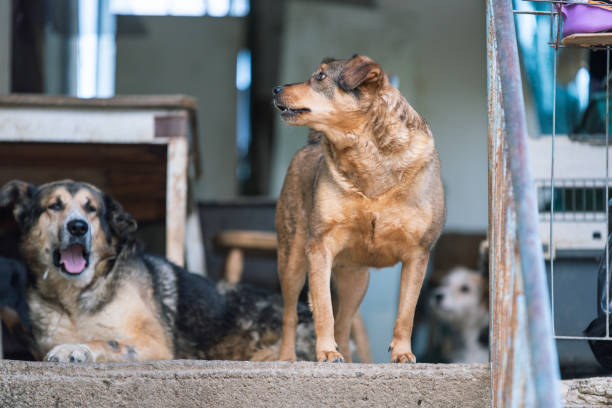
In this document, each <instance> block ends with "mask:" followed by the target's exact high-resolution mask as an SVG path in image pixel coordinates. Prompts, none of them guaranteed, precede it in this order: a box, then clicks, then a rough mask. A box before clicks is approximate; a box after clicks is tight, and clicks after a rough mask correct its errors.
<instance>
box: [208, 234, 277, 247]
mask: <svg viewBox="0 0 612 408" xmlns="http://www.w3.org/2000/svg"><path fill="white" fill-rule="evenodd" d="M215 241H216V243H217V245H220V246H222V247H224V248H240V249H255V250H262V251H276V248H277V246H278V241H277V239H276V233H274V232H267V231H245V230H227V231H221V232H220V233H219V234H217V237H216V239H215Z"/></svg>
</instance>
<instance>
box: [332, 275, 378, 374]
mask: <svg viewBox="0 0 612 408" xmlns="http://www.w3.org/2000/svg"><path fill="white" fill-rule="evenodd" d="M332 273H333V276H334V286H335V288H336V290H337V292H338V311H337V313H336V319H335V323H334V335H335V338H336V341H337V342H338V347H339V348H340V353H341V354H342V355H343V356H344V358H345V360H346V361H347V362H349V363H350V362H351V361H352V359H351V353H350V350H349V339H350V334H351V323H352V322H353V317H354V316H355V313H356V312H357V309H359V305H360V304H361V301H362V300H363V296H364V295H365V293H366V290H367V288H368V283H369V279H370V270H369V268H367V267H366V268H349V267H345V266H334V269H333V272H332Z"/></svg>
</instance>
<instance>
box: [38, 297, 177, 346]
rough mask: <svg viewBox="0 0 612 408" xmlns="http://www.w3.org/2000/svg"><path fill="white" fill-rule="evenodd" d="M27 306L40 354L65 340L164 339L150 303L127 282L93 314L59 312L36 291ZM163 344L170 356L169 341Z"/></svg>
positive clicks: (73, 342) (162, 331)
mask: <svg viewBox="0 0 612 408" xmlns="http://www.w3.org/2000/svg"><path fill="white" fill-rule="evenodd" d="M29 305H30V314H31V318H32V323H33V326H34V329H35V330H34V332H35V337H36V342H37V344H38V347H39V348H40V351H41V353H43V354H46V353H47V352H48V351H49V350H50V349H51V348H53V347H54V346H56V345H59V344H66V343H68V344H75V343H85V342H89V341H94V340H103V341H111V340H114V341H117V342H123V341H126V340H130V339H137V338H139V337H140V338H142V337H156V338H160V339H164V338H167V335H166V330H165V329H164V327H163V326H162V324H161V323H160V321H159V318H157V316H156V312H155V310H154V309H153V307H152V305H151V302H150V301H148V299H144V298H143V296H142V294H141V293H140V291H139V290H138V289H137V288H135V287H133V286H131V285H128V286H126V287H123V288H120V289H119V290H118V292H117V294H116V295H115V297H114V298H113V300H112V301H111V302H110V303H109V304H107V305H105V306H104V307H103V308H102V309H101V310H100V311H98V312H96V313H89V312H85V311H78V310H76V311H72V312H71V313H70V314H68V313H66V312H60V311H59V310H58V309H57V308H55V307H52V306H51V305H50V304H49V303H48V302H46V301H45V300H43V299H42V298H40V297H39V296H37V295H36V294H33V295H32V296H30V299H29ZM167 343H169V342H167ZM166 346H167V349H168V353H170V355H171V352H170V350H171V346H170V344H166Z"/></svg>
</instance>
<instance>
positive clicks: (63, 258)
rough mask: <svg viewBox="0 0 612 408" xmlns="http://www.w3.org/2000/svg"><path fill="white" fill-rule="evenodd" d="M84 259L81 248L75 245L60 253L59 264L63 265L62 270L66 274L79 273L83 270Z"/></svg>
mask: <svg viewBox="0 0 612 408" xmlns="http://www.w3.org/2000/svg"><path fill="white" fill-rule="evenodd" d="M86 263H87V261H85V258H84V257H83V247H82V246H81V245H78V244H75V245H70V246H69V247H68V248H66V249H64V250H62V251H60V264H64V269H66V271H67V272H68V273H81V272H83V269H85V264H86Z"/></svg>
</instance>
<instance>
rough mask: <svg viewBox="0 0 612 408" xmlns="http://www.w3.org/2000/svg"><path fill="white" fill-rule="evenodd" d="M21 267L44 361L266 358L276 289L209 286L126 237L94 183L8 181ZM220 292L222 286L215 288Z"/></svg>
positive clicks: (276, 311) (117, 211) (277, 311)
mask: <svg viewBox="0 0 612 408" xmlns="http://www.w3.org/2000/svg"><path fill="white" fill-rule="evenodd" d="M9 203H14V205H15V206H14V215H15V219H16V220H17V222H18V224H19V225H20V227H21V230H22V236H21V246H20V248H21V251H22V256H23V259H24V260H25V262H26V264H27V267H28V269H29V285H28V288H27V300H28V305H29V309H30V322H31V325H32V330H33V335H34V339H35V344H36V347H37V349H38V351H39V352H40V355H41V356H45V360H48V361H62V362H66V361H127V360H163V359H172V358H202V359H219V360H221V359H232V360H265V359H272V358H274V357H275V356H276V352H277V350H278V344H277V343H279V339H280V331H281V299H280V296H271V295H269V294H266V293H263V292H260V291H257V290H255V289H249V288H246V287H228V288H225V289H224V290H219V288H218V287H215V285H214V284H213V283H212V282H210V281H208V280H207V279H205V278H202V277H200V276H197V275H194V274H191V273H188V272H186V271H185V270H183V269H181V268H179V267H178V266H176V265H173V264H172V263H170V262H169V261H167V260H166V259H164V258H161V257H157V256H153V255H148V254H145V253H143V252H142V250H141V248H140V245H139V244H138V243H137V242H136V241H135V240H134V239H132V238H131V237H130V233H132V232H134V231H135V230H136V221H135V220H134V219H133V218H132V217H131V216H130V215H129V214H127V213H126V212H125V211H124V210H123V208H122V207H121V205H120V204H119V203H117V202H116V201H114V200H113V199H111V198H110V197H108V196H107V195H105V194H104V193H102V192H101V191H100V190H98V189H97V188H96V187H94V186H92V185H90V184H85V183H77V182H73V181H70V180H64V181H58V182H53V183H49V184H45V185H42V186H40V187H35V186H33V185H31V184H27V183H25V182H22V181H12V182H9V183H8V184H6V185H5V186H4V187H3V188H2V190H0V205H7V204H9ZM221 289H223V288H221ZM300 319H301V321H302V323H301V324H300V326H301V328H302V330H300V338H301V341H300V342H299V344H300V349H299V351H300V354H299V355H300V357H301V358H304V359H310V358H312V356H313V355H314V336H313V335H312V334H311V330H309V329H312V320H311V317H310V316H309V311H308V310H307V309H306V308H302V309H301V310H300Z"/></svg>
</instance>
